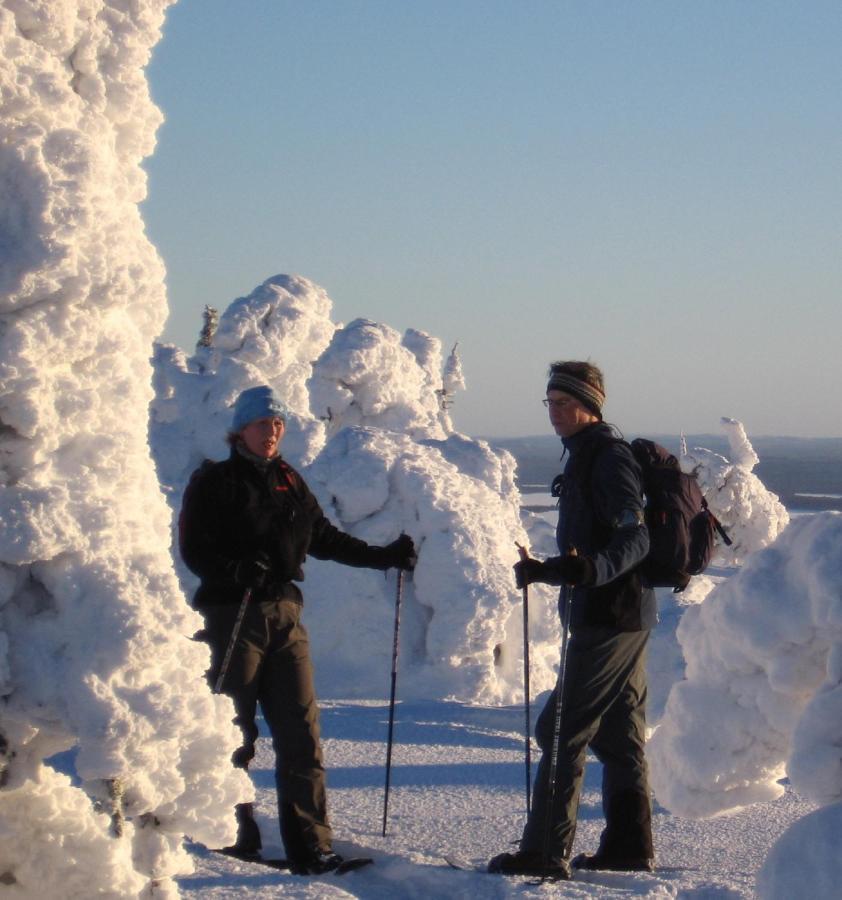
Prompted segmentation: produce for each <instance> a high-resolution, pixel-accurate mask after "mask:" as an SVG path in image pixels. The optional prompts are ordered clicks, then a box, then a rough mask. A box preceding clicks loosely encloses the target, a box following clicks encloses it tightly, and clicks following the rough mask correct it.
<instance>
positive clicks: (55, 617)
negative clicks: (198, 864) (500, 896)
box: [0, 0, 252, 900]
mask: <svg viewBox="0 0 842 900" xmlns="http://www.w3.org/2000/svg"><path fill="white" fill-rule="evenodd" d="M168 5H169V0H146V2H138V3H125V2H122V0H29V2H26V0H24V2H21V0H0V57H1V58H2V60H3V63H2V66H0V96H2V106H0V196H2V200H1V201H0V254H2V258H1V259H0V264H2V265H0V695H2V698H3V702H2V704H0V735H2V738H1V739H0V754H2V764H0V768H2V777H0V832H2V835H3V838H2V841H0V884H2V886H3V887H2V890H3V892H4V894H6V893H8V896H9V897H15V898H30V897H31V898H36V897H38V898H40V897H45V896H47V897H52V898H60V900H64V898H89V897H91V896H101V897H113V898H118V897H119V898H126V897H137V896H151V895H152V893H153V892H154V893H155V895H156V896H159V897H166V896H174V895H175V893H177V891H176V888H175V883H174V882H173V881H172V880H171V878H172V876H173V875H175V874H178V873H180V872H184V871H189V870H190V868H191V863H190V859H189V857H188V856H187V855H186V854H185V853H184V852H183V850H182V849H181V843H182V838H183V835H185V834H191V835H193V836H194V837H195V838H196V839H198V840H203V841H205V842H207V843H209V844H213V845H218V844H221V843H225V842H227V841H230V840H231V838H233V835H234V822H233V815H232V806H233V804H234V803H235V802H236V801H238V800H244V799H248V797H249V796H250V795H251V792H252V786H251V784H250V783H249V782H248V780H247V779H246V778H245V777H244V776H243V774H242V773H240V772H237V771H236V770H234V769H232V768H231V765H230V761H229V760H230V754H231V751H232V750H233V748H234V747H235V746H237V743H238V735H237V733H236V732H235V729H234V727H233V726H232V724H231V717H232V706H231V704H230V702H229V701H228V700H227V698H223V697H219V696H213V695H211V693H210V691H209V690H208V688H207V686H206V685H205V683H204V671H205V669H206V668H207V664H208V654H207V651H206V650H205V648H204V645H202V644H199V643H196V642H194V641H192V640H191V636H192V635H193V633H194V632H195V631H196V629H197V628H198V627H199V626H200V624H201V620H200V619H199V618H198V617H197V616H196V615H195V614H194V613H192V612H191V611H190V609H189V608H188V606H187V604H186V603H185V601H184V597H183V596H182V593H181V591H180V589H179V585H178V582H177V580H176V577H175V574H174V572H173V566H172V559H171V557H170V554H169V541H168V539H167V535H168V531H169V511H168V508H167V506H166V503H165V501H164V499H163V497H162V495H161V492H160V489H159V487H158V480H157V478H156V475H155V470H154V467H153V465H152V461H151V459H150V456H149V450H148V445H147V409H148V406H149V402H150V400H151V386H150V376H151V369H150V366H149V361H148V357H149V351H150V348H151V346H152V341H153V338H154V336H155V335H156V334H157V333H158V332H159V331H160V329H161V327H162V325H163V322H164V319H165V315H166V304H165V297H164V272H163V267H162V264H161V261H160V259H159V258H158V255H157V254H156V252H155V250H154V248H153V247H152V246H151V244H150V243H149V241H148V240H147V238H146V237H145V235H144V229H143V223H142V221H141V218H140V215H139V212H138V204H139V203H140V202H141V201H142V200H143V198H144V196H145V191H146V177H145V174H144V172H143V169H142V168H141V166H140V163H141V160H142V159H143V157H145V156H147V155H148V154H149V153H151V151H152V148H153V146H154V135H155V130H156V128H157V126H158V124H159V122H160V119H161V117H160V114H159V112H158V110H157V109H156V108H155V107H154V106H153V104H152V103H151V101H150V98H149V92H148V88H147V84H146V79H145V76H144V72H143V67H144V66H145V65H146V63H147V62H148V60H149V54H150V51H151V48H152V46H153V45H154V44H155V42H156V41H157V40H158V38H159V37H160V29H161V25H162V23H163V17H164V12H165V9H166V7H167V6H168ZM59 751H72V752H73V754H74V769H75V774H76V775H77V776H78V779H79V780H78V781H71V780H70V778H68V777H67V775H64V774H60V773H59V772H58V771H55V770H54V768H53V767H51V765H50V763H49V760H50V759H51V758H52V757H54V755H55V754H56V753H58V752H59ZM120 833H121V836H119V835H120Z"/></svg>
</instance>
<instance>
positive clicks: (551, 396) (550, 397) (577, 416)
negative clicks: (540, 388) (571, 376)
mask: <svg viewBox="0 0 842 900" xmlns="http://www.w3.org/2000/svg"><path fill="white" fill-rule="evenodd" d="M547 410H548V411H549V414H550V425H552V426H553V428H554V429H555V433H556V434H557V435H559V437H571V436H572V435H574V434H576V432H577V431H581V430H582V429H583V428H584V427H585V426H586V425H590V424H591V423H593V422H598V421H599V418H598V417H597V416H595V415H594V414H593V413H592V412H591V411H590V410H589V409H588V408H587V406H585V405H584V404H582V403H581V402H580V401H579V400H577V399H576V398H575V397H574V396H572V395H571V394H566V393H565V392H564V391H557V390H549V391H547Z"/></svg>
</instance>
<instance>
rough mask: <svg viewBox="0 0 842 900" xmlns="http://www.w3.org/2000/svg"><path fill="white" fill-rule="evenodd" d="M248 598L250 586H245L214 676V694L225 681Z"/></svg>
mask: <svg viewBox="0 0 842 900" xmlns="http://www.w3.org/2000/svg"><path fill="white" fill-rule="evenodd" d="M249 600H251V588H246V592H245V593H244V594H243V600H242V602H241V603H240V608H239V609H238V610H237V618H236V619H235V620H234V627H233V628H232V629H231V639H230V640H229V641H228V649H227V650H226V651H225V657H224V658H223V660H222V667H221V668H220V670H219V675H217V677H216V684H215V685H214V686H213V692H214V694H221V693H222V683H223V682H224V681H225V675H226V674H227V672H228V666H229V664H230V663H231V655H232V654H233V652H234V646H235V644H236V643H237V638H238V637H239V636H240V628H241V627H242V624H243V617H244V616H245V614H246V607H247V606H248V605H249Z"/></svg>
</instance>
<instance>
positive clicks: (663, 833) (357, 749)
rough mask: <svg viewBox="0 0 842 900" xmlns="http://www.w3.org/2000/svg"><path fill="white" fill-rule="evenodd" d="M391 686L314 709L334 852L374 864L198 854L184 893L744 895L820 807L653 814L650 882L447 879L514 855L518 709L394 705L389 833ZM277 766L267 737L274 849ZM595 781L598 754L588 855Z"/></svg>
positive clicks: (587, 807) (625, 877) (265, 821)
mask: <svg viewBox="0 0 842 900" xmlns="http://www.w3.org/2000/svg"><path fill="white" fill-rule="evenodd" d="M388 678H389V673H388V672H383V682H384V697H385V699H382V698H381V699H373V700H369V701H361V700H326V701H323V704H322V707H323V712H322V724H323V729H324V734H325V751H326V758H327V765H328V789H329V801H330V806H331V817H332V823H333V826H334V831H335V833H336V838H337V840H336V847H337V849H338V850H339V851H340V852H345V853H347V854H361V853H362V854H365V855H369V856H372V857H373V858H374V860H375V865H374V866H373V867H369V868H367V869H363V870H360V871H358V872H353V873H351V874H349V875H347V876H344V877H343V878H341V879H340V878H336V877H331V876H326V877H323V878H318V879H307V878H297V877H294V876H292V875H287V874H281V873H278V872H274V871H270V870H268V869H265V868H263V867H258V866H256V865H252V864H248V863H241V862H237V861H233V860H231V859H229V858H227V857H223V856H220V855H218V854H209V853H208V852H207V851H206V850H205V849H204V848H202V847H197V846H193V847H192V848H191V852H192V853H193V854H194V857H195V861H196V872H195V874H193V875H191V876H189V877H187V878H183V879H181V880H180V885H181V891H182V895H183V896H184V897H197V898H202V900H223V898H225V900H227V898H235V897H245V896H259V897H267V898H268V897H282V896H283V897H301V898H304V897H311V898H315V897H319V898H321V897H336V898H339V897H360V898H378V900H379V898H382V900H387V898H414V897H419V898H420V897H423V898H437V897H464V898H472V897H509V896H517V897H546V896H554V897H605V898H620V897H629V896H640V897H653V898H654V897H663V898H666V897H682V898H691V897H692V898H710V900H714V898H716V900H723V898H737V897H746V898H750V897H753V896H755V894H754V883H755V877H756V874H757V871H758V869H759V867H760V865H761V864H762V862H763V860H764V859H765V857H766V854H767V852H768V850H769V848H770V847H771V846H772V845H773V844H774V843H775V841H776V840H777V839H778V837H779V836H780V835H781V834H782V833H783V832H784V831H785V830H786V829H787V828H788V827H789V825H791V824H792V823H793V822H795V821H796V820H797V819H799V818H800V817H802V816H804V815H806V814H807V813H810V812H812V811H813V810H814V809H815V808H816V807H815V804H813V803H810V802H808V801H805V800H802V799H799V798H798V797H796V796H795V795H794V794H793V793H792V792H791V791H787V792H786V793H785V794H784V795H783V796H782V797H781V798H779V799H777V800H775V801H773V802H768V803H759V804H755V805H754V806H751V807H749V808H747V809H745V810H743V811H741V812H740V813H738V814H735V815H731V816H722V817H718V818H714V819H706V820H701V821H698V820H691V819H682V818H679V817H677V816H673V815H670V814H669V813H668V812H666V811H665V810H664V809H663V808H660V807H657V806H656V814H655V817H654V832H655V841H656V849H657V853H658V865H659V870H658V871H657V872H656V873H655V874H654V875H649V874H625V873H624V874H620V873H599V874H597V873H587V874H581V875H578V876H577V877H576V879H575V880H574V881H572V882H568V883H560V884H545V885H535V884H534V883H532V882H533V879H528V878H504V877H502V876H495V875H486V874H478V873H474V872H461V871H455V870H453V869H451V868H450V867H448V865H447V863H446V862H445V861H444V860H443V858H442V857H443V856H444V855H446V854H455V855H457V856H458V857H461V858H464V859H465V860H467V861H470V862H474V863H484V862H485V861H487V860H488V858H489V857H490V856H492V855H493V854H495V853H498V852H501V851H503V850H507V849H510V848H509V847H508V842H510V841H512V840H515V839H517V837H519V835H520V832H521V828H522V826H523V821H524V816H525V799H524V793H525V787H524V785H525V769H524V745H523V708H522V707H520V706H506V707H480V706H474V705H469V704H462V703H457V702H447V701H436V702H424V701H417V702H407V703H400V704H399V705H398V708H397V712H396V720H395V741H396V743H395V749H394V755H393V767H392V786H391V791H390V799H389V818H388V829H387V835H386V837H385V838H384V837H382V836H381V829H382V816H383V794H384V773H385V757H386V752H385V741H386V730H387V721H388ZM398 693H399V694H400V682H399V686H398ZM533 758H534V757H533ZM272 766H273V756H272V751H271V746H270V744H269V740H268V738H264V739H262V740H261V741H260V742H259V744H258V755H257V758H256V760H255V762H254V764H253V771H252V777H253V779H254V782H255V785H256V788H257V796H258V804H259V819H260V822H261V828H262V831H263V834H264V835H265V837H266V843H267V847H266V852H267V854H271V855H280V854H281V848H280V846H279V843H278V828H277V822H276V820H275V799H274V775H273V768H272ZM599 784H600V767H599V764H598V763H597V762H596V761H595V760H592V761H591V762H590V764H589V766H588V770H587V777H586V785H585V791H584V792H583V795H582V804H581V807H580V817H579V828H578V831H577V836H576V847H577V851H578V849H581V850H593V849H594V848H595V847H596V844H597V841H598V839H599V832H600V830H601V827H602V818H601V817H602V812H601V808H600V793H599ZM793 896H795V895H793Z"/></svg>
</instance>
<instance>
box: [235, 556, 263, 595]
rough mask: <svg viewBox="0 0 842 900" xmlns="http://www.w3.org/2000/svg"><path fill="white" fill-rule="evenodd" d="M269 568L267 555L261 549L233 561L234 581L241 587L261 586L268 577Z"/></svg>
mask: <svg viewBox="0 0 842 900" xmlns="http://www.w3.org/2000/svg"><path fill="white" fill-rule="evenodd" d="M270 569H271V563H270V561H269V557H268V556H267V555H266V554H265V553H263V552H262V551H261V552H260V553H256V554H255V555H254V556H252V557H249V559H241V560H239V561H238V562H236V563H234V569H233V575H234V581H236V582H237V584H240V585H242V586H243V587H249V588H262V587H263V586H264V585H265V584H266V582H267V581H268V579H269V571H270Z"/></svg>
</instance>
